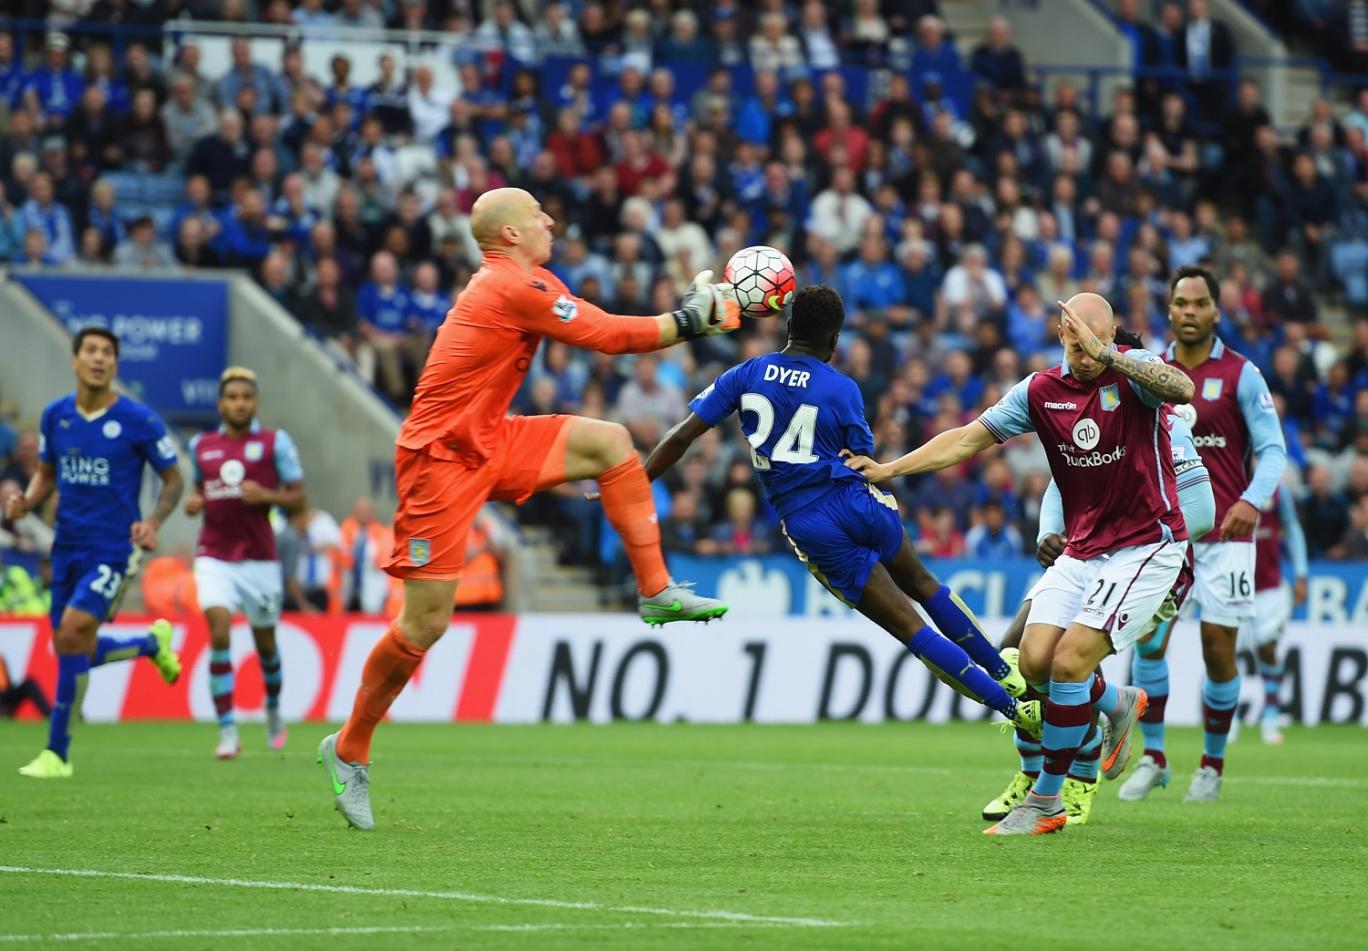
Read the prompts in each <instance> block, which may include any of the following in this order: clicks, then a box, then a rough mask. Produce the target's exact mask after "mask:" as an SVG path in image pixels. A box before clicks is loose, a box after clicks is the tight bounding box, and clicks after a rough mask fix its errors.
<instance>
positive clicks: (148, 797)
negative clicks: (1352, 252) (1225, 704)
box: [0, 723, 1368, 951]
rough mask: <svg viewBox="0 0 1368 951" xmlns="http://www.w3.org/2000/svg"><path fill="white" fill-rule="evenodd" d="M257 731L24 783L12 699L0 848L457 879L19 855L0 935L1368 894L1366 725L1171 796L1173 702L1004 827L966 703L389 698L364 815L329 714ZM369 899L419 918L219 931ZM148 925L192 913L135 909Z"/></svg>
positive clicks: (694, 920)
mask: <svg viewBox="0 0 1368 951" xmlns="http://www.w3.org/2000/svg"><path fill="white" fill-rule="evenodd" d="M243 732H244V742H245V743H246V744H247V747H248V749H247V752H246V753H245V754H244V755H243V757H242V758H241V759H239V760H238V761H236V762H232V763H219V762H216V761H214V760H213V758H212V756H211V750H212V746H213V742H214V739H215V733H214V728H213V727H212V726H205V725H185V724H177V725H156V724H128V725H119V726H82V727H80V728H78V732H77V736H76V744H75V746H74V748H73V749H74V754H75V760H74V761H75V764H76V770H77V771H76V776H75V778H74V779H73V780H70V781H67V782H48V783H40V782H36V781H31V780H24V779H21V778H20V777H18V776H17V775H15V774H14V773H13V772H12V769H13V768H14V767H16V766H18V765H21V764H22V763H24V762H26V761H27V760H28V759H29V757H31V756H32V755H33V754H34V753H35V752H37V750H38V749H39V748H41V746H42V742H43V734H42V731H41V730H40V728H39V727H37V726H36V725H32V724H12V723H5V724H0V763H3V764H5V765H4V773H3V774H0V775H2V776H3V778H0V865H4V866H8V867H15V866H18V867H26V868H30V869H93V870H101V871H108V872H125V873H126V872H135V873H150V874H161V875H168V874H169V875H184V876H200V877H205V878H214V879H228V878H233V879H240V880H256V881H270V882H294V883H317V884H323V885H327V886H358V887H361V888H365V889H377V890H378V889H404V890H419V891H442V892H458V893H464V897H463V898H462V897H458V896H455V895H452V894H447V895H443V896H419V895H394V894H381V893H379V892H376V893H370V894H335V893H329V892H308V891H301V890H298V889H268V890H263V889H253V888H245V887H241V886H230V885H225V884H214V883H204V882H200V883H186V882H165V881H153V880H147V879H120V878H103V877H99V878H97V877H87V878H75V877H70V876H61V875H52V874H38V873H34V872H13V871H7V872H3V873H0V943H4V942H3V939H4V937H5V936H6V935H9V936H15V935H31V936H48V935H52V934H57V933H61V934H71V933H78V932H79V933H85V932H101V933H105V932H114V933H117V934H118V935H124V936H126V937H122V938H120V937H117V936H116V937H114V938H108V939H104V940H100V941H98V946H100V947H139V948H147V947H151V948H158V947H182V946H191V947H205V948H208V947H213V948H247V947H251V948H258V947H280V948H287V947H288V948H301V947H309V948H312V947H322V948H328V949H330V951H338V949H344V948H367V949H370V948H390V947H393V948H413V947H433V946H435V947H457V946H459V947H462V948H500V947H528V946H536V947H548V946H551V947H593V946H599V947H601V946H603V945H605V944H607V945H611V946H613V947H630V948H657V947H704V948H715V947H766V948H768V947H779V948H786V949H787V948H809V947H812V948H819V947H820V948H832V947H840V948H875V947H881V948H882V947H886V948H941V947H967V948H977V949H982V948H1007V947H1017V948H1020V947H1033V946H1042V945H1043V943H1044V942H1043V940H1042V939H1049V940H1051V941H1053V942H1056V944H1057V946H1058V947H1060V948H1094V947H1103V948H1105V947H1123V946H1124V947H1127V948H1164V949H1166V951H1172V949H1190V948H1248V947H1260V948H1292V947H1306V948H1320V949H1325V948H1335V947H1350V946H1353V947H1362V941H1363V940H1364V933H1365V932H1364V928H1365V924H1364V923H1365V920H1368V901H1365V898H1364V892H1363V885H1364V881H1365V871H1364V870H1365V869H1368V835H1365V832H1368V830H1365V823H1364V820H1363V807H1364V805H1365V803H1368V757H1365V756H1364V755H1363V754H1364V748H1365V747H1364V733H1363V731H1362V730H1361V729H1355V728H1335V727H1322V728H1319V729H1314V730H1295V729H1294V730H1292V731H1290V732H1289V735H1288V742H1287V744H1286V745H1285V746H1283V747H1282V748H1277V749H1274V748H1268V747H1264V746H1262V745H1261V744H1260V743H1259V741H1258V737H1257V735H1256V732H1255V731H1247V732H1246V735H1245V736H1244V737H1243V738H1242V739H1241V740H1240V741H1239V742H1238V743H1237V744H1235V746H1234V747H1232V751H1231V754H1232V755H1231V763H1232V776H1231V777H1230V779H1229V780H1228V781H1227V785H1226V790H1225V798H1224V800H1223V801H1222V802H1221V803H1219V804H1216V805H1209V806H1194V805H1189V806H1185V805H1183V803H1182V802H1181V800H1182V794H1183V792H1184V790H1185V789H1186V781H1187V775H1188V773H1189V772H1190V770H1191V769H1192V767H1193V766H1194V765H1195V760H1196V756H1197V746H1198V742H1199V735H1198V734H1197V733H1196V731H1192V730H1181V731H1174V734H1175V735H1174V736H1173V739H1172V742H1171V746H1172V753H1171V755H1172V758H1173V760H1174V762H1175V765H1176V771H1177V773H1178V774H1179V775H1177V776H1176V777H1175V781H1174V784H1173V786H1172V787H1171V788H1170V789H1168V790H1166V791H1163V792H1160V793H1158V794H1156V795H1155V797H1154V798H1153V800H1152V801H1150V802H1146V803H1138V804H1122V803H1119V802H1117V801H1116V799H1115V795H1116V792H1115V790H1116V786H1115V784H1111V783H1109V784H1106V786H1105V787H1104V788H1103V790H1102V792H1101V794H1100V796H1099V798H1098V801H1097V805H1096V808H1095V810H1094V813H1093V821H1092V823H1091V824H1090V825H1089V826H1087V827H1086V828H1081V829H1069V830H1066V831H1065V832H1063V833H1061V834H1058V835H1054V836H1049V837H1044V838H1029V839H1011V840H1003V839H997V838H989V837H987V836H983V835H981V834H980V833H981V830H982V829H983V826H984V824H983V823H982V822H981V821H980V820H979V817H978V811H979V809H980V808H981V807H982V804H983V803H984V802H986V801H987V800H988V799H989V798H991V797H992V796H993V795H995V794H996V793H997V792H998V791H999V790H1000V788H1001V786H1002V785H1003V784H1004V783H1005V781H1006V780H1007V778H1008V777H1009V775H1010V773H1011V768H1012V763H1011V744H1010V742H1009V741H1008V740H1007V739H1005V738H1003V737H999V736H998V734H997V732H996V731H995V730H992V729H991V728H990V727H988V726H985V725H982V724H978V725H969V724H957V725H953V726H947V727H932V726H925V725H886V726H861V725H853V724H825V725H821V726H815V727H761V726H741V727H738V726H726V727H711V726H698V725H677V726H655V725H636V724H622V725H616V726H610V727H593V726H573V727H553V726H535V727H467V726H462V727H455V726H408V725H405V726H395V725H386V726H383V727H382V728H381V731H380V734H379V737H378V742H377V748H376V762H375V764H374V768H373V770H372V774H373V775H372V780H373V785H372V791H373V794H374V803H375V810H376V816H377V822H378V828H377V830H376V831H375V832H373V833H369V834H362V833H357V832H352V831H350V830H348V829H346V828H345V827H344V824H343V821H342V819H341V817H340V816H339V815H337V813H335V812H334V811H333V808H332V799H331V795H330V793H329V790H328V784H327V780H326V777H325V775H324V773H323V772H322V770H321V769H320V768H319V767H317V766H315V765H314V761H313V748H314V744H315V743H316V742H317V740H318V739H319V738H320V737H321V736H322V735H323V733H324V732H326V731H325V730H324V729H323V728H321V727H319V726H317V725H297V726H295V727H294V729H293V731H292V735H291V746H290V749H289V751H288V752H287V753H285V754H284V755H280V754H272V753H268V752H266V751H265V749H264V745H259V744H261V735H262V734H261V727H259V726H255V725H247V726H245V727H244V729H243ZM480 896H483V897H484V898H488V899H491V900H482V898H481V897H480ZM495 898H502V899H550V900H553V901H557V902H583V903H592V905H593V907H587V908H584V907H581V908H572V907H556V906H554V905H544V904H536V903H518V902H500V901H495V900H492V899H495ZM645 908H651V909H660V910H668V911H671V912H689V911H693V912H709V913H713V912H727V913H740V914H744V915H754V916H764V917H768V918H801V919H821V920H823V921H827V922H834V923H835V924H833V925H831V926H824V927H819V926H813V925H811V924H807V925H803V924H799V923H794V922H785V921H778V922H757V921H749V920H744V919H730V918H726V917H722V916H720V915H713V916H687V915H676V914H657V913H649V912H647V911H644V910H641V909H645ZM634 909H635V910H634ZM530 926H536V927H537V928H545V926H556V928H555V930H532V929H531V927H530ZM372 927H381V928H391V929H413V930H412V931H409V932H408V933H403V932H385V933H377V934H365V935H360V934H342V933H334V934H322V933H318V932H314V933H311V934H246V935H236V936H234V935H225V934H221V933H220V932H224V931H242V930H246V931H253V930H264V929H328V928H337V929H352V928H372ZM418 929H436V930H432V931H420V930H418ZM507 929H521V930H507ZM152 931H196V932H204V934H201V935H195V936H190V935H180V936H174V937H164V938H160V939H155V938H151V937H146V936H144V937H134V936H133V935H135V934H137V933H144V932H152ZM33 940H34V941H35V942H38V941H39V939H38V938H37V937H35V938H34V939H33ZM44 943H45V942H44Z"/></svg>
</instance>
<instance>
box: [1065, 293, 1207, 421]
mask: <svg viewBox="0 0 1368 951" xmlns="http://www.w3.org/2000/svg"><path fill="white" fill-rule="evenodd" d="M1056 303H1057V304H1059V310H1060V318H1059V324H1060V327H1061V328H1062V329H1063V331H1064V334H1065V336H1066V337H1071V338H1073V339H1074V340H1076V341H1077V342H1078V345H1079V346H1080V347H1082V348H1083V352H1084V353H1086V354H1087V355H1088V356H1090V357H1092V358H1093V359H1094V360H1096V361H1097V362H1098V363H1100V364H1102V365H1103V366H1108V367H1111V368H1112V369H1113V370H1115V371H1116V372H1117V373H1120V374H1121V375H1122V376H1124V377H1126V378H1127V379H1129V380H1134V381H1135V382H1136V383H1139V384H1140V385H1141V386H1142V387H1144V388H1145V389H1146V390H1148V391H1149V392H1150V393H1152V394H1154V395H1155V396H1157V397H1159V398H1160V399H1161V400H1163V401H1164V402H1166V403H1191V402H1192V397H1193V394H1194V393H1195V392H1196V389H1195V387H1194V386H1193V383H1192V379H1191V378H1190V377H1189V376H1188V375H1187V374H1186V373H1184V372H1183V371H1182V370H1180V369H1178V368H1177V367H1175V366H1171V365H1169V364H1167V363H1164V362H1163V361H1162V360H1154V361H1149V360H1137V359H1136V358H1135V357H1132V356H1130V355H1129V354H1125V353H1121V352H1120V351H1118V350H1113V349H1112V348H1111V347H1109V346H1108V345H1107V344H1105V343H1103V342H1102V341H1101V340H1100V339H1099V338H1098V336H1097V334H1095V333H1093V332H1092V330H1090V329H1089V328H1088V325H1087V324H1086V323H1084V322H1083V319H1082V318H1081V317H1079V316H1078V314H1076V313H1075V312H1074V310H1073V309H1072V308H1071V307H1069V305H1068V304H1066V303H1064V302H1063V301H1056Z"/></svg>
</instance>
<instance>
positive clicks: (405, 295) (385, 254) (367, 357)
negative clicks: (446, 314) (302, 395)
mask: <svg viewBox="0 0 1368 951" xmlns="http://www.w3.org/2000/svg"><path fill="white" fill-rule="evenodd" d="M370 273H371V279H370V280H369V281H367V282H366V283H365V284H362V285H361V290H360V292H359V294H358V295H357V301H356V310H357V313H358V314H359V315H360V317H361V335H362V337H363V338H364V339H365V346H363V347H362V348H361V350H360V352H359V354H358V361H357V365H358V368H359V369H360V371H361V375H362V376H363V377H364V378H365V379H366V380H367V381H368V382H375V381H376V380H377V370H378V379H379V382H380V389H381V391H382V392H384V394H385V395H386V396H387V397H389V398H390V400H391V401H393V402H394V403H396V404H403V403H406V402H407V401H408V396H409V387H408V383H407V380H406V378H405V367H406V366H408V367H421V366H422V365H423V361H424V360H425V359H426V357H427V344H428V340H427V335H426V333H424V332H423V331H422V329H421V327H420V326H417V325H415V324H414V321H413V319H412V317H411V316H410V315H411V314H412V305H411V303H410V297H409V290H408V288H407V287H405V286H404V285H403V284H401V283H400V281H399V262H398V261H397V260H396V259H395V256H394V255H393V254H391V253H390V252H389V251H377V252H376V253H375V255H374V257H372V258H371V268H370Z"/></svg>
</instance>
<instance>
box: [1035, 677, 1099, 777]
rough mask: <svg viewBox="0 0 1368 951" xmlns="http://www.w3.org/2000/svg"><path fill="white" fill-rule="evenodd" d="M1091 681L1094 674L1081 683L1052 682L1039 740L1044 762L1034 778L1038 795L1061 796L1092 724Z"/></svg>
mask: <svg viewBox="0 0 1368 951" xmlns="http://www.w3.org/2000/svg"><path fill="white" fill-rule="evenodd" d="M1092 682H1093V679H1092V677H1089V678H1088V679H1087V680H1081V681H1079V682H1078V683H1073V682H1071V681H1060V680H1051V681H1050V699H1049V700H1048V701H1047V702H1046V704H1045V730H1044V734H1043V735H1042V737H1041V741H1040V745H1041V747H1042V748H1043V752H1044V757H1045V762H1044V764H1043V766H1042V768H1041V771H1040V775H1039V776H1038V777H1036V781H1035V789H1034V792H1035V794H1036V795H1037V796H1058V795H1059V791H1060V790H1061V789H1062V788H1063V787H1064V777H1065V775H1067V774H1068V772H1069V767H1070V766H1071V765H1072V764H1073V759H1074V756H1075V755H1076V754H1077V752H1078V748H1079V747H1080V746H1081V745H1082V744H1083V738H1084V737H1085V736H1087V735H1088V727H1089V725H1090V724H1091V723H1092V704H1091V703H1090V702H1089V700H1088V698H1089V697H1090V696H1091V694H1092Z"/></svg>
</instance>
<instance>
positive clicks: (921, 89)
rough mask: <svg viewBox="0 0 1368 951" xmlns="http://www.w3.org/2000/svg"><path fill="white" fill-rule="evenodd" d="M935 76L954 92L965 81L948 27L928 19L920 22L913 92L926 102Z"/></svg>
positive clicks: (914, 61)
mask: <svg viewBox="0 0 1368 951" xmlns="http://www.w3.org/2000/svg"><path fill="white" fill-rule="evenodd" d="M933 75H934V76H935V82H936V84H937V85H939V86H943V87H944V88H945V89H948V90H953V89H955V88H956V87H957V86H959V85H960V84H961V83H962V81H963V77H964V67H963V66H962V65H961V63H960V57H959V52H958V51H957V50H956V49H955V44H954V43H953V42H952V41H951V40H949V39H947V38H946V36H945V23H944V22H943V21H942V20H941V18H940V17H938V16H932V15H927V16H923V17H921V18H920V19H919V20H917V47H916V50H915V51H914V52H913V53H912V89H913V92H914V93H915V94H916V95H917V97H918V98H920V99H922V100H923V101H924V100H925V99H926V86H927V81H928V78H929V77H930V76H933Z"/></svg>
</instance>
